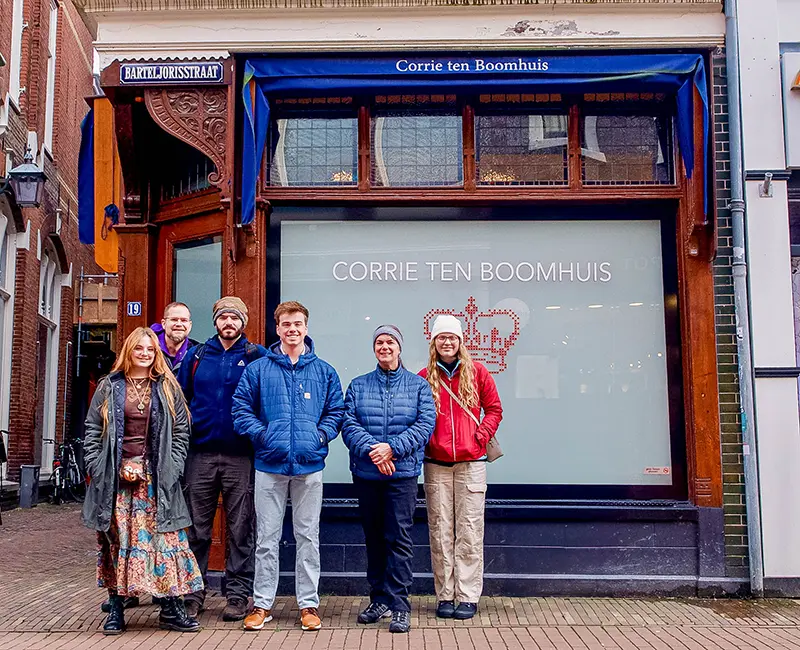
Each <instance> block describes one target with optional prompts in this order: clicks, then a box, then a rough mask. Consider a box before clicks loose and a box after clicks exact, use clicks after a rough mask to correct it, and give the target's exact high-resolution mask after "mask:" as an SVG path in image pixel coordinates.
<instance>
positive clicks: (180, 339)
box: [151, 302, 197, 373]
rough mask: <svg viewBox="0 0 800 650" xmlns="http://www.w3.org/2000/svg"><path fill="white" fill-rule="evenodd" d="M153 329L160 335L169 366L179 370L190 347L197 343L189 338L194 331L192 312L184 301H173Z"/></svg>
mask: <svg viewBox="0 0 800 650" xmlns="http://www.w3.org/2000/svg"><path fill="white" fill-rule="evenodd" d="M151 329H152V330H153V331H154V332H155V333H156V336H158V342H159V344H160V346H161V351H162V352H163V353H164V356H165V357H166V358H167V363H169V367H170V368H172V370H173V372H175V373H177V372H178V367H179V366H180V365H181V361H183V357H185V356H186V352H188V350H189V348H191V347H194V346H195V345H197V341H195V340H194V339H190V338H189V334H190V333H191V331H192V314H191V312H190V311H189V308H188V307H187V306H186V305H185V304H184V303H182V302H171V303H169V304H168V305H167V306H166V307H164V317H163V318H162V319H161V323H153V325H151Z"/></svg>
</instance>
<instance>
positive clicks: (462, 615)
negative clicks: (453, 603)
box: [453, 603, 478, 621]
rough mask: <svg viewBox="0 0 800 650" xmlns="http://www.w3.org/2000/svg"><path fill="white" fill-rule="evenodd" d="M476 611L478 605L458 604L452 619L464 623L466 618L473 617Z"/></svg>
mask: <svg viewBox="0 0 800 650" xmlns="http://www.w3.org/2000/svg"><path fill="white" fill-rule="evenodd" d="M477 611H478V603H459V604H458V607H456V611H455V612H453V618H457V619H458V620H460V621H464V620H466V619H468V618H472V617H473V616H475V612H477Z"/></svg>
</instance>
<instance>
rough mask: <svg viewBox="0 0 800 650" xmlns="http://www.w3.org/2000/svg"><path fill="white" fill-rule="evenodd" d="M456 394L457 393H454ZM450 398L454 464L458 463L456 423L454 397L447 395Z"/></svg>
mask: <svg viewBox="0 0 800 650" xmlns="http://www.w3.org/2000/svg"><path fill="white" fill-rule="evenodd" d="M450 390H453V386H452V382H450ZM453 392H455V391H453ZM447 396H448V397H449V398H450V438H451V439H452V441H453V462H454V463H455V462H457V461H456V423H455V420H453V408H454V407H453V397H452V395H450V394H448V395H447Z"/></svg>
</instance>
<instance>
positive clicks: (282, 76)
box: [242, 53, 709, 224]
mask: <svg viewBox="0 0 800 650" xmlns="http://www.w3.org/2000/svg"><path fill="white" fill-rule="evenodd" d="M692 86H694V87H695V88H697V90H698V92H699V94H700V98H701V101H702V103H703V152H704V154H703V156H704V157H703V165H704V168H705V169H708V155H709V151H708V147H709V133H708V130H709V127H708V124H709V117H708V90H707V87H706V73H705V65H704V63H703V58H702V57H701V56H700V55H697V54H639V55H615V54H609V55H588V54H581V55H573V56H549V55H546V54H542V55H531V54H529V53H520V54H518V55H513V56H508V55H502V56H501V55H495V54H492V53H485V54H470V55H468V56H467V55H463V54H452V55H449V54H432V55H424V56H423V55H419V54H415V55H414V56H411V55H401V54H398V55H394V56H382V57H378V58H376V57H374V56H363V57H360V56H342V57H335V56H323V57H313V56H308V57H298V56H293V57H258V58H252V59H248V60H247V62H246V63H245V73H244V88H243V98H244V110H245V125H244V143H243V148H242V223H243V224H247V223H250V222H251V221H252V220H253V219H254V217H255V207H256V202H255V199H256V182H257V178H258V172H259V167H260V164H261V160H262V157H263V155H264V147H265V144H266V139H267V131H268V127H269V111H270V105H269V98H270V97H272V96H275V95H277V96H280V95H286V94H289V93H294V94H306V95H308V94H333V93H336V94H343V93H363V92H374V93H380V92H417V93H421V92H424V93H432V92H442V91H444V90H447V91H448V92H453V93H458V92H471V93H474V92H475V91H476V89H479V90H481V91H484V90H485V91H491V92H524V91H526V90H528V91H533V90H534V89H535V90H536V91H538V92H580V93H585V92H663V93H669V94H672V95H674V96H675V98H676V103H677V120H676V122H677V131H678V142H679V145H680V151H681V156H682V158H683V162H684V167H685V168H686V173H687V176H689V177H691V175H692V172H693V170H694V164H695V161H694V146H693V144H694V138H693V133H694V112H693V110H692ZM706 186H707V183H706ZM705 205H706V211H707V209H708V196H707V190H706V196H705Z"/></svg>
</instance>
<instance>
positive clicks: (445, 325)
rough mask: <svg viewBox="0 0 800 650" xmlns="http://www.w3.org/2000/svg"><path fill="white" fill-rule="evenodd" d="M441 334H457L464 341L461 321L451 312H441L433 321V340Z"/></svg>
mask: <svg viewBox="0 0 800 650" xmlns="http://www.w3.org/2000/svg"><path fill="white" fill-rule="evenodd" d="M439 334H455V335H456V336H457V337H458V338H459V339H460V340H461V342H462V343H463V342H464V333H463V332H462V331H461V321H460V320H458V319H457V318H456V317H455V316H451V315H450V314H440V315H439V316H437V317H436V320H435V321H433V328H432V329H431V340H433V339H435V338H436V337H437V336H439Z"/></svg>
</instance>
